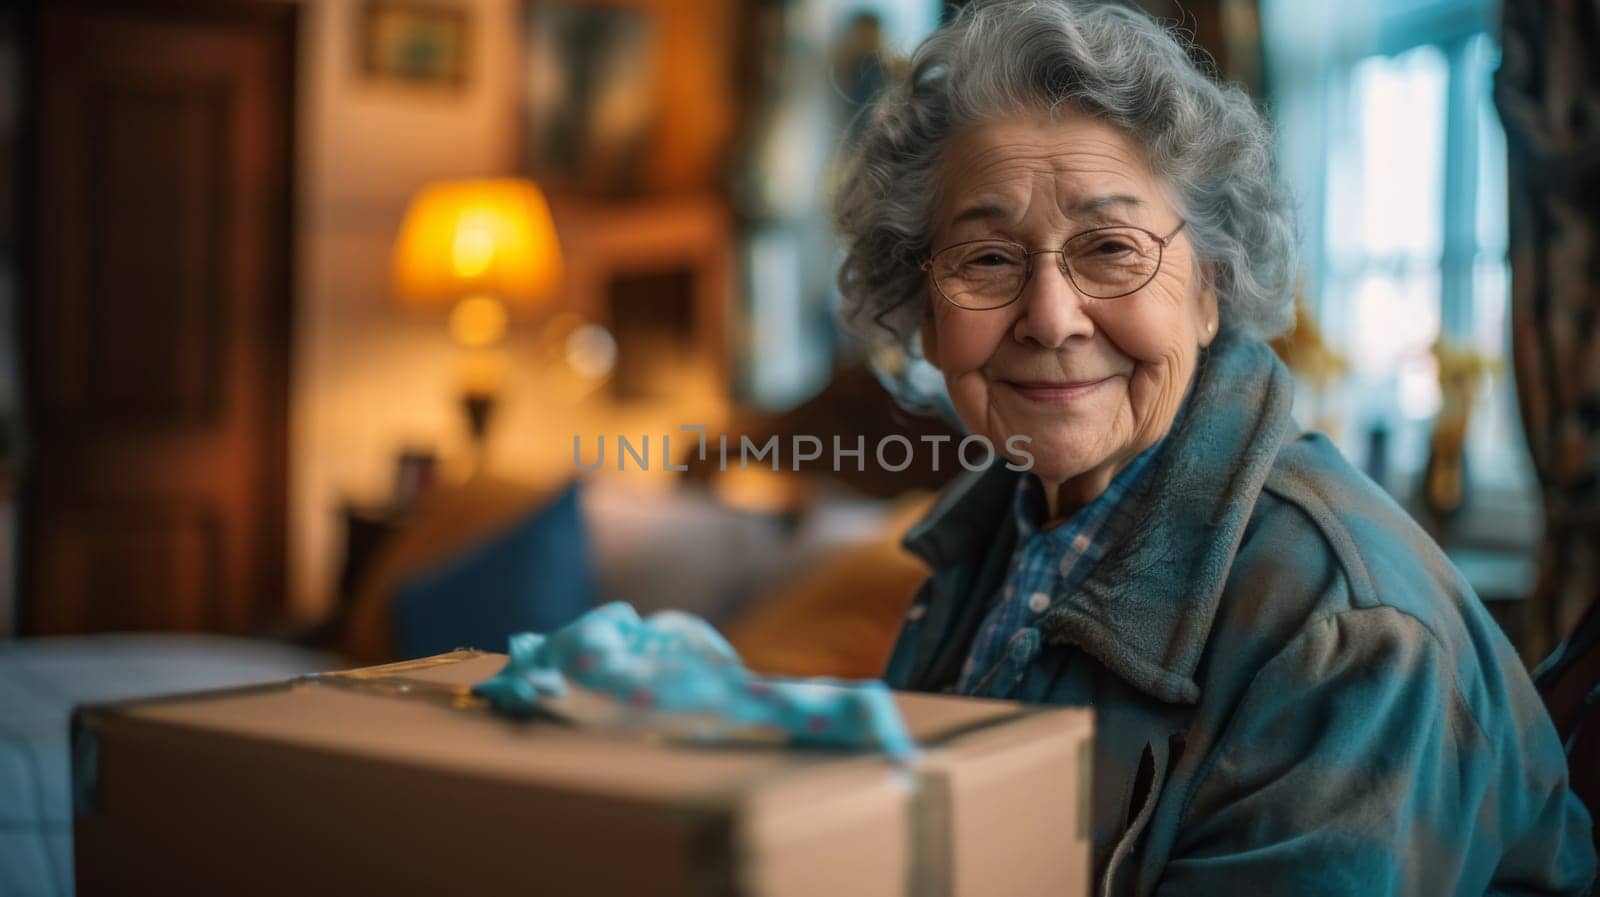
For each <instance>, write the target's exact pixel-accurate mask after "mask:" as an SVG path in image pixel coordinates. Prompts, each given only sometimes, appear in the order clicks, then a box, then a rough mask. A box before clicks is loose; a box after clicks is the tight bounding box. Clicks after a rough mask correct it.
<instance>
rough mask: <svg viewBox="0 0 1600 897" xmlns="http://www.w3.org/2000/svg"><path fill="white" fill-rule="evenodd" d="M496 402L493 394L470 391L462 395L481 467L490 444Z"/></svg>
mask: <svg viewBox="0 0 1600 897" xmlns="http://www.w3.org/2000/svg"><path fill="white" fill-rule="evenodd" d="M495 400H496V396H495V394H494V393H492V392H479V391H469V392H464V393H462V394H461V410H462V411H463V412H464V413H465V414H466V416H467V433H468V434H469V435H470V436H471V437H472V453H473V456H474V458H475V460H477V461H478V462H479V463H480V465H481V463H482V460H483V456H484V452H485V450H486V448H487V446H488V442H489V424H490V423H491V422H492V421H493V419H494V408H495Z"/></svg>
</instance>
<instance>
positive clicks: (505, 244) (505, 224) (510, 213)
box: [393, 178, 562, 329]
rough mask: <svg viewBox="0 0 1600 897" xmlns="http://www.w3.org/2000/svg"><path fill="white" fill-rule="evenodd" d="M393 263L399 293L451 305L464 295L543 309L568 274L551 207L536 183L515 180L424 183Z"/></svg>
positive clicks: (412, 301) (418, 301)
mask: <svg viewBox="0 0 1600 897" xmlns="http://www.w3.org/2000/svg"><path fill="white" fill-rule="evenodd" d="M393 263H394V291H395V295H396V296H397V297H398V298H399V299H400V301H401V302H403V303H406V304H409V305H418V306H450V305H454V304H455V303H456V302H457V300H460V299H461V298H462V297H464V296H488V297H494V298H495V299H498V300H499V301H500V302H501V303H503V304H504V305H505V306H507V307H510V308H517V307H533V306H538V305H541V304H543V303H545V302H547V301H549V300H550V299H552V298H553V297H554V296H555V293H556V291H557V290H558V289H559V288H560V286H561V277H562V265H561V246H560V244H559V242H558V241H557V239H556V229H555V223H554V222H553V221H552V220H551V218H550V207H549V205H548V204H547V203H546V202H545V198H544V195H543V194H542V193H540V192H539V188H538V187H536V186H534V185H533V184H532V183H531V182H529V181H525V180H519V179H515V178H505V179H499V180H482V181H448V182H442V183H437V184H432V185H429V186H428V187H426V188H424V189H423V190H422V191H421V192H419V193H418V194H417V195H416V196H415V197H414V198H413V199H412V200H411V206H410V208H408V209H407V210H406V217H405V222H404V223H403V224H402V225H401V228H400V235H399V237H397V238H396V239H395V244H394V258H393ZM464 304H465V303H463V305H464ZM504 311H505V309H504V308H502V309H501V313H502V315H503V314H504ZM454 326H455V325H454V324H453V323H452V329H453V328H454ZM502 329H503V328H502Z"/></svg>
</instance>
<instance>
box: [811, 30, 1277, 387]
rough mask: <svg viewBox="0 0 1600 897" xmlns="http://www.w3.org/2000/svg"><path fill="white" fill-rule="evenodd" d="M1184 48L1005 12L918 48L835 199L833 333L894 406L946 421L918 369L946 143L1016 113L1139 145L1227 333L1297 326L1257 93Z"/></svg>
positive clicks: (1266, 332) (1170, 41) (849, 159)
mask: <svg viewBox="0 0 1600 897" xmlns="http://www.w3.org/2000/svg"><path fill="white" fill-rule="evenodd" d="M1186 45H1187V41H1186V40H1184V39H1183V38H1181V37H1178V36H1175V35H1174V34H1173V33H1171V32H1169V31H1168V30H1166V29H1165V28H1164V27H1162V26H1161V25H1160V24H1158V23H1157V22H1155V21H1153V20H1152V19H1151V18H1150V17H1148V16H1147V15H1145V14H1144V13H1142V12H1138V11H1135V10H1132V9H1128V8H1126V7H1121V6H1113V5H1103V4H1102V5H1085V4H1076V3H1074V4H1068V3H1064V2H1061V0H1000V2H992V3H981V2H980V3H975V4H973V6H971V7H969V8H967V9H966V10H964V11H963V12H962V13H961V14H960V15H959V16H958V17H957V18H956V20H955V21H953V22H951V23H950V24H948V25H945V26H944V27H943V28H940V29H939V30H938V31H935V32H934V33H933V34H932V35H930V36H929V37H928V38H927V39H926V40H924V41H923V42H922V44H921V45H920V46H919V47H918V48H917V50H916V52H915V54H914V55H913V56H912V58H911V65H910V69H909V71H908V73H907V74H906V76H905V77H904V78H901V79H899V80H897V81H896V82H894V83H892V84H891V85H890V86H889V87H888V88H887V89H886V90H885V91H884V93H883V94H882V95H881V96H880V97H879V98H878V100H877V102H876V104H875V106H874V108H872V109H871V110H869V111H868V112H867V113H866V114H867V116H868V118H867V120H866V121H865V122H864V123H863V128H862V130H861V133H860V136H859V138H858V139H857V140H856V142H855V143H854V144H853V145H851V146H849V147H847V148H846V151H845V157H844V159H843V166H842V179H841V181H840V183H839V187H838V190H837V193H836V195H835V200H834V219H835V225H836V227H837V229H838V231H839V235H840V237H841V240H842V242H843V244H844V248H845V250H846V254H845V258H844V261H843V262H842V263H841V264H840V266H839V274H838V283H839V290H840V292H841V293H842V294H843V297H844V301H843V304H842V306H841V308H840V311H839V320H840V324H841V325H842V326H843V328H844V329H845V330H846V332H848V333H850V334H853V335H854V336H856V337H858V338H860V339H862V340H863V341H865V342H866V344H867V346H868V348H869V351H870V353H871V358H872V360H873V363H874V367H875V368H876V370H877V371H878V374H879V377H880V379H882V380H883V381H884V384H885V386H887V387H889V388H890V390H891V392H893V393H894V394H895V397H896V398H897V399H898V400H899V401H900V404H902V405H903V406H905V407H906V408H908V409H912V410H920V411H937V410H939V408H940V402H939V399H940V398H941V397H942V384H940V383H938V382H937V378H936V377H930V376H929V374H930V372H931V367H930V366H929V365H928V364H927V362H925V361H922V360H921V343H920V339H919V332H920V329H921V326H922V322H923V319H924V316H925V315H926V314H927V313H928V301H927V298H926V296H927V293H926V285H925V281H924V276H923V273H922V270H921V268H920V263H921V260H922V259H924V258H926V257H927V254H928V251H929V241H930V239H931V230H932V227H933V206H932V204H933V202H934V201H935V197H936V196H937V195H938V193H939V189H938V187H939V184H938V178H939V173H940V163H941V159H942V156H943V153H944V149H945V146H946V143H947V141H948V140H949V139H950V137H951V136H952V135H953V134H954V133H955V132H957V131H958V130H960V129H962V128H964V127H967V126H970V125H972V124H975V123H979V122H983V121H985V120H990V119H993V118H995V117H997V116H1001V115H1004V114H1007V113H1011V112H1026V111H1033V110H1043V111H1046V112H1049V113H1052V114H1053V113H1054V112H1056V111H1057V110H1060V109H1065V110H1070V111H1073V112H1079V113H1085V114H1089V115H1093V116H1095V117H1097V118H1099V119H1101V120H1102V121H1105V122H1107V123H1109V124H1111V125H1113V126H1114V127H1117V128H1119V129H1121V130H1122V131H1123V132H1125V133H1127V134H1128V135H1130V136H1131V137H1133V138H1134V139H1135V140H1136V141H1137V142H1138V143H1139V144H1141V145H1142V146H1143V147H1144V149H1145V152H1146V154H1147V156H1148V160H1149V163H1150V165H1151V168H1152V170H1154V171H1155V172H1156V173H1157V175H1159V176H1161V177H1162V178H1164V179H1165V181H1166V182H1167V183H1168V184H1169V185H1170V186H1171V187H1172V188H1173V190H1174V193H1175V198H1176V200H1177V204H1178V206H1179V212H1180V214H1182V215H1183V217H1184V219H1185V220H1186V221H1187V222H1188V226H1187V233H1188V235H1189V239H1190V241H1191V242H1192V243H1193V245H1194V247H1195V251H1196V254H1197V255H1198V257H1199V259H1200V260H1201V262H1202V263H1203V264H1204V268H1205V270H1208V271H1209V272H1210V276H1211V278H1212V280H1211V283H1212V286H1213V288H1214V289H1215V290H1216V293H1217V300H1218V304H1219V306H1220V317H1221V321H1222V327H1223V329H1224V330H1228V329H1231V330H1234V331H1236V332H1239V333H1243V334H1246V335H1248V336H1252V337H1256V338H1260V339H1269V338H1271V337H1273V336H1276V335H1278V334H1280V333H1282V332H1284V331H1285V330H1287V329H1288V327H1289V326H1290V324H1291V323H1292V320H1293V308H1292V305H1291V292H1292V290H1291V280H1292V279H1293V277H1294V276H1295V265H1296V261H1295V251H1296V247H1297V243H1298V239H1299V233H1298V230H1297V224H1296V219H1295V215H1294V210H1293V208H1292V204H1291V202H1290V200H1289V196H1288V193H1287V191H1286V190H1285V189H1284V187H1283V186H1282V182H1281V181H1280V180H1279V178H1278V176H1277V173H1276V171H1275V169H1274V166H1273V163H1272V155H1271V143H1272V139H1271V133H1270V131H1269V129H1268V127H1267V125H1266V123H1265V121H1264V120H1263V119H1262V117H1261V115H1260V114H1259V113H1258V112H1257V111H1256V108H1255V106H1254V105H1253V104H1252V102H1251V101H1250V98H1249V96H1248V95H1247V94H1246V93H1245V92H1244V91H1243V90H1241V89H1239V88H1238V87H1235V86H1231V85H1219V84H1218V83H1216V82H1215V81H1213V80H1212V79H1211V78H1210V77H1208V76H1207V75H1206V74H1205V73H1203V72H1202V71H1201V70H1200V69H1199V68H1197V67H1196V66H1195V64H1194V63H1193V62H1192V61H1191V60H1190V58H1189V56H1188V55H1187V52H1186V50H1185V46H1186ZM919 367H920V370H919ZM935 373H936V372H935Z"/></svg>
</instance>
